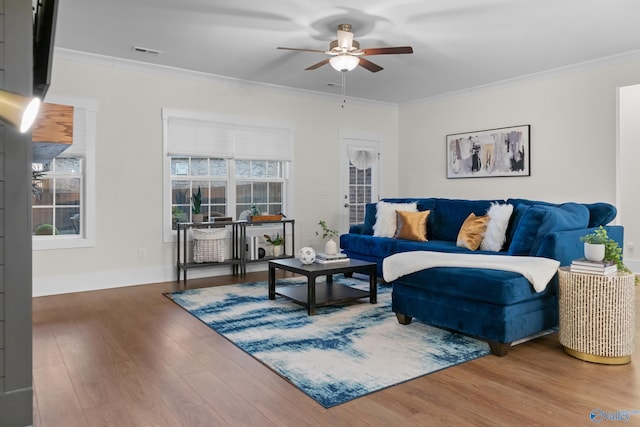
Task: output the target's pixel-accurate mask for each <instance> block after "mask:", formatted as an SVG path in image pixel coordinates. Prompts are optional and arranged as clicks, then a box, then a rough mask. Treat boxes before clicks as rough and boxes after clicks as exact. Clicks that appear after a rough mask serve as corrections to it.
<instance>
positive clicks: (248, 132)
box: [166, 116, 292, 161]
mask: <svg viewBox="0 0 640 427" xmlns="http://www.w3.org/2000/svg"><path fill="white" fill-rule="evenodd" d="M166 119H167V155H168V156H179V155H188V156H202V157H210V156H216V157H221V158H236V159H251V160H279V161H291V160H292V154H291V152H292V147H291V131H290V130H289V129H288V128H282V127H269V126H250V125H241V124H235V123H223V122H220V121H215V120H207V119H206V118H205V119H201V118H184V117H175V116H168V117H166Z"/></svg>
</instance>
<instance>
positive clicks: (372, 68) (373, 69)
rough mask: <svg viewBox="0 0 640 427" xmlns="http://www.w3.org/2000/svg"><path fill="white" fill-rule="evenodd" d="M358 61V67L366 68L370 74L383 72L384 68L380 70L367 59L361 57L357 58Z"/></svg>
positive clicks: (379, 67)
mask: <svg viewBox="0 0 640 427" xmlns="http://www.w3.org/2000/svg"><path fill="white" fill-rule="evenodd" d="M359 59H360V62H359V64H358V65H360V66H361V67H363V68H366V69H367V70H369V71H371V72H372V73H377V72H378V71H382V70H384V68H382V67H381V66H379V65H378V64H374V63H373V62H371V61H369V60H368V59H364V58H363V57H359Z"/></svg>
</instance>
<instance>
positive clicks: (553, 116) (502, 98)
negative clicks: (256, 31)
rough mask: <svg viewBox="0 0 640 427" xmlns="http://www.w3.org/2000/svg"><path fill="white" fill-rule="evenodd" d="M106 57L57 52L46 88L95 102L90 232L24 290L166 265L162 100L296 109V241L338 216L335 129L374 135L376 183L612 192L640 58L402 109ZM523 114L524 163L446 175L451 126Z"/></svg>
mask: <svg viewBox="0 0 640 427" xmlns="http://www.w3.org/2000/svg"><path fill="white" fill-rule="evenodd" d="M114 64H115V65H113V64H112V63H111V62H109V61H104V63H103V64H95V63H88V62H83V61H79V60H78V59H76V58H75V57H74V56H72V55H58V56H57V57H56V60H55V62H54V81H53V86H52V87H51V89H50V91H51V93H52V94H55V95H58V96H68V97H79V98H91V99H95V100H96V101H97V102H98V130H97V134H98V138H97V139H98V142H97V149H96V151H97V154H96V155H97V159H98V160H97V169H98V170H97V181H98V188H97V199H98V200H97V211H98V214H97V222H98V232H97V245H96V247H95V248H89V249H77V250H76V249H68V250H57V251H55V250H54V251H38V252H35V253H34V258H33V264H34V281H33V283H34V295H43V294H49V293H57V292H70V291H74V290H85V289H96V288H100V287H112V286H125V285H131V284H139V283H150V282H155V281H164V280H173V279H174V278H175V272H174V263H175V255H174V248H173V245H171V244H163V243H162V233H161V229H162V228H161V227H162V216H161V215H162V212H161V207H162V206H161V200H162V193H161V181H162V168H161V163H162V162H161V158H162V149H161V147H162V139H161V137H162V135H161V121H160V109H161V108H163V107H167V108H174V109H183V110H193V111H200V112H211V113H216V114H228V115H237V116H242V117H249V118H251V117H255V118H259V119H264V120H269V119H272V120H275V121H278V122H282V121H288V122H290V123H292V124H293V125H294V132H295V152H294V156H295V166H294V184H295V188H294V200H293V206H294V211H293V212H289V213H290V214H291V215H290V216H292V217H294V218H296V220H297V225H298V226H297V229H296V234H297V237H298V238H297V243H298V245H297V246H298V247H300V246H302V245H307V244H312V245H315V246H316V247H319V245H320V242H319V241H318V240H317V239H316V238H315V235H314V232H315V230H316V225H315V224H316V223H317V220H318V219H320V218H323V219H326V220H327V221H328V222H329V223H330V224H331V223H334V224H338V213H339V208H338V206H339V204H338V200H339V197H338V189H339V182H338V175H339V174H338V159H339V155H338V154H339V152H338V145H337V144H338V130H339V129H350V130H354V131H364V132H373V133H378V134H380V135H382V137H383V139H384V145H383V146H384V162H383V167H384V169H383V173H382V179H383V181H384V186H383V192H382V194H381V196H382V197H392V196H437V197H451V198H508V197H524V198H530V199H539V200H547V201H551V202H563V201H579V202H592V201H605V202H610V203H616V202H617V200H616V194H617V192H619V190H620V189H619V188H617V187H616V153H617V151H616V150H617V142H616V138H617V97H618V88H619V87H622V86H629V85H634V84H637V83H639V82H640V58H638V57H637V55H636V56H631V55H630V56H627V57H620V58H613V59H610V60H609V61H607V62H600V63H592V64H588V65H585V66H582V67H579V68H575V69H565V70H561V71H558V72H555V73H547V74H544V75H539V76H535V77H531V78H528V79H521V80H518V81H511V82H508V83H503V84H500V85H494V86H490V87H484V88H478V89H474V90H470V91H466V92H464V93H458V94H452V95H449V96H446V97H441V98H437V99H431V100H424V101H421V102H415V103H411V104H406V105H403V106H400V107H399V109H398V108H396V107H394V106H389V105H383V104H376V103H365V102H357V101H353V102H350V103H348V104H347V107H345V109H341V108H340V101H341V97H339V96H336V97H326V96H321V95H317V94H310V93H305V92H295V91H289V90H284V89H279V88H269V87H264V86H258V85H250V84H242V83H240V82H235V81H232V80H230V81H223V80H219V79H212V78H210V79H206V78H195V77H194V78H188V77H185V76H181V75H175V74H171V73H164V74H163V73H158V72H150V71H149V70H144V69H137V68H136V67H127V66H126V64H124V63H118V62H114ZM522 124H530V125H531V176H530V177H514V178H483V179H452V180H448V179H447V178H446V171H445V162H446V156H445V136H446V135H447V134H451V133H460V132H467V131H473V130H482V129H489V128H496V127H505V126H514V125H522ZM398 141H399V142H398ZM623 170H628V168H626V169H625V168H624V167H623ZM319 180H322V184H321V185H319V184H318V182H319ZM620 180H621V182H622V181H625V177H621V179H620ZM633 183H635V181H633ZM629 188H630V189H632V187H629ZM327 190H328V191H327ZM622 194H624V195H625V196H624V197H625V200H623V201H622V202H620V203H618V204H619V207H622V208H623V209H626V207H627V206H628V205H627V203H633V205H634V206H635V204H636V199H635V198H634V197H635V196H634V195H633V194H628V193H622ZM621 213H622V215H621V216H622V217H623V218H624V219H623V225H625V226H627V227H628V229H627V230H628V231H627V233H626V239H627V241H629V240H631V239H633V240H635V242H636V243H637V244H640V236H639V235H638V234H637V233H638V232H637V231H635V228H634V227H632V226H631V225H630V224H629V223H630V222H631V221H632V220H633V218H637V215H634V216H632V215H631V214H630V215H624V213H623V211H622V210H621ZM630 232H631V233H630ZM139 248H144V249H146V251H147V258H146V259H145V260H144V261H140V260H138V249H139ZM228 271H229V270H228V269H226V268H225V269H224V270H223V271H222V272H221V273H220V274H223V273H227V272H228Z"/></svg>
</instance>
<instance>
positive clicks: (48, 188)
mask: <svg viewBox="0 0 640 427" xmlns="http://www.w3.org/2000/svg"><path fill="white" fill-rule="evenodd" d="M32 169H33V182H32V184H33V195H32V206H33V211H32V214H33V227H34V229H33V235H34V236H54V235H80V234H82V233H81V229H80V227H81V225H80V208H81V198H82V193H83V182H84V179H83V173H82V161H81V160H80V159H77V158H75V157H56V158H53V159H52V160H51V161H50V162H48V163H33V164H32Z"/></svg>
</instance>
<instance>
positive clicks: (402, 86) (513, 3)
mask: <svg viewBox="0 0 640 427" xmlns="http://www.w3.org/2000/svg"><path fill="white" fill-rule="evenodd" d="M340 23H350V24H352V26H353V28H352V31H353V33H354V35H355V39H356V40H358V41H359V42H360V46H361V47H362V48H371V47H387V46H405V45H410V46H412V47H413V49H414V53H413V54H412V55H378V56H368V57H367V58H368V59H369V60H371V61H373V62H375V63H376V64H378V65H380V66H382V67H384V70H382V71H380V72H378V73H371V72H369V71H367V70H365V69H363V68H361V67H358V68H357V69H355V70H354V71H350V72H348V73H347V75H346V82H347V85H346V92H347V95H348V96H353V97H357V98H364V99H370V100H377V101H383V102H391V103H404V102H408V101H412V100H416V99H422V98H427V97H432V96H436V95H440V94H444V93H450V92H454V91H459V90H464V89H468V88H471V87H476V86H481V85H486V84H491V83H495V82H499V81H503V80H508V79H512V78H516V77H520V76H524V75H529V74H534V73H539V72H543V71H547V70H553V69H557V68H562V67H566V66H569V65H572V64H577V63H582V62H587V61H592V60H595V59H599V58H605V57H609V56H614V55H620V54H623V53H628V52H633V51H636V50H640V1H638V0H392V1H380V0H354V1H344V2H339V1H333V0H306V1H302V0H271V1H265V0H243V1H234V2H232V1H220V0H60V6H59V11H58V26H57V32H56V46H57V47H61V48H66V49H71V50H77V51H83V52H91V53H95V54H100V55H107V56H112V57H117V58H125V59H131V60H135V61H143V62H149V63H154V64H163V65H168V66H171V67H177V68H183V69H188V70H196V71H200V72H205V73H211V74H215V75H220V76H228V77H233V78H237V79H242V80H249V81H255V82H263V83H267V84H273V85H279V86H287V87H293V88H300V89H305V90H311V91H317V92H326V93H336V94H339V93H340V91H341V88H340V87H339V86H331V85H328V84H329V83H338V84H339V83H340V82H341V76H340V73H339V72H338V71H335V70H334V69H332V68H331V67H330V66H329V65H325V66H323V67H321V68H319V69H317V70H315V71H305V70H304V69H305V68H306V67H308V66H310V65H312V64H315V63H317V62H319V61H321V60H322V59H324V58H325V56H324V55H323V54H321V53H306V52H292V51H284V50H277V49H276V47H278V46H285V47H295V48H305V49H319V50H325V49H327V48H328V45H329V42H330V41H331V40H334V39H335V38H336V32H335V31H336V27H337V25H338V24H340ZM133 46H140V47H144V48H150V49H155V50H159V51H162V53H161V54H159V55H152V54H144V53H137V52H133V51H132V50H131V48H132V47H133ZM54 73H55V70H54ZM54 78H55V75H54ZM639 78H640V76H639Z"/></svg>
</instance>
